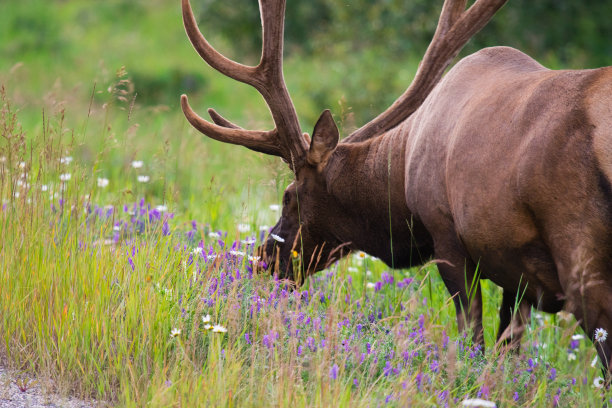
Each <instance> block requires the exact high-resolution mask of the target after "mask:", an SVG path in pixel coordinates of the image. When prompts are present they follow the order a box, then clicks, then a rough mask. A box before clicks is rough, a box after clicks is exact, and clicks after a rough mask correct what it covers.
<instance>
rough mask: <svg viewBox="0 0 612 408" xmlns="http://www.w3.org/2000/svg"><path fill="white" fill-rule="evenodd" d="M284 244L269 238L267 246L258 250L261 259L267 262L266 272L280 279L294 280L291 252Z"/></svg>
mask: <svg viewBox="0 0 612 408" xmlns="http://www.w3.org/2000/svg"><path fill="white" fill-rule="evenodd" d="M285 245H286V244H285V243H284V242H278V241H277V240H275V239H274V238H272V237H268V239H267V240H266V242H265V244H264V245H262V246H260V247H259V248H258V249H257V252H258V253H259V254H260V256H261V259H262V260H263V261H264V262H265V265H266V270H267V271H268V272H270V273H271V274H273V275H278V277H279V278H280V279H288V280H290V281H293V280H294V276H293V264H292V262H291V251H290V250H289V249H288V248H286V247H285Z"/></svg>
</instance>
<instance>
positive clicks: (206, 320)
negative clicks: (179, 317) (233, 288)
mask: <svg viewBox="0 0 612 408" xmlns="http://www.w3.org/2000/svg"><path fill="white" fill-rule="evenodd" d="M211 319H212V318H211V317H210V315H209V314H207V315H206V316H202V323H210V320H211Z"/></svg>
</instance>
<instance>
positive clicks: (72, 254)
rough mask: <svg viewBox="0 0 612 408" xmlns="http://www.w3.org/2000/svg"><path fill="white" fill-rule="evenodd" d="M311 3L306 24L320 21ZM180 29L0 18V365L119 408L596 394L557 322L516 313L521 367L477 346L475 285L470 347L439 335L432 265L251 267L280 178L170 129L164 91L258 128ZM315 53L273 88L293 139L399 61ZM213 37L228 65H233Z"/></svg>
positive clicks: (276, 163)
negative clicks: (281, 92)
mask: <svg viewBox="0 0 612 408" xmlns="http://www.w3.org/2000/svg"><path fill="white" fill-rule="evenodd" d="M200 3H201V4H200V5H198V2H194V9H195V8H197V7H202V8H204V9H206V8H205V7H212V6H215V4H216V6H218V7H220V6H219V4H218V3H215V2H200ZM205 3H206V4H205ZM209 3H210V4H209ZM360 3H363V4H361V5H360V6H359V7H363V8H367V7H368V4H365V3H367V2H360ZM416 3H418V4H420V3H419V2H416ZM211 4H212V6H211ZM330 4H332V5H333V6H334V7H336V8H335V9H333V8H332V9H329V10H328V11H327V13H328V15H327V18H328V20H329V19H330V18H332V17H334V16H336V17H337V18H339V17H338V15H339V14H337V13H338V10H339V9H338V7H339V6H338V5H337V4H336V2H330ZM289 6H291V5H289ZM512 6H513V4H512V3H510V4H508V5H507V6H506V7H512ZM375 9H376V10H378V9H377V8H375ZM245 10H248V9H247V8H245ZM221 11H223V10H221ZM225 12H227V10H226V11H225ZM303 13H304V14H303V15H306V16H309V18H312V21H313V22H312V23H311V24H315V23H316V22H317V21H328V20H317V19H316V18H317V16H316V15H311V14H308V10H305V11H303ZM333 13H336V14H333ZM384 15H385V13H384V12H380V13H378V14H375V15H374V16H373V17H372V18H373V19H375V18H384ZM342 16H343V15H342V14H340V17H342ZM377 16H378V17H377ZM230 17H231V16H230ZM252 17H253V18H257V15H256V14H255V15H254V16H252ZM417 17H418V16H417ZM208 18H209V19H210V17H208ZM234 18H235V19H237V18H241V17H240V16H239V15H238V16H237V17H236V16H234ZM343 18H349V17H348V16H344V17H343ZM422 18H424V17H422ZM427 18H429V17H427ZM202 19H203V22H204V21H205V20H206V19H207V17H206V16H203V17H202ZM233 21H234V24H236V20H233ZM181 24H182V23H181V19H180V10H179V4H178V2H175V1H166V0H163V1H162V0H154V1H148V2H144V1H135V2H132V1H120V0H113V1H106V2H103V3H100V4H96V5H95V6H92V5H91V2H85V1H39V0H27V1H19V2H18V1H7V2H3V3H2V5H0V201H1V204H0V232H1V233H2V239H0V362H1V364H2V365H3V366H5V367H8V368H10V369H12V370H15V372H17V373H23V374H24V375H25V374H27V375H33V376H35V377H37V378H38V379H39V382H40V384H39V385H42V386H44V387H47V388H48V389H50V390H54V391H57V392H60V393H64V394H70V395H76V396H79V397H82V398H92V399H96V400H97V401H102V403H103V404H106V405H110V406H126V407H130V406H153V407H167V406H185V407H191V406H267V405H272V406H289V405H295V406H351V407H352V406H364V407H365V406H383V405H389V406H410V405H412V406H450V407H453V406H458V405H461V404H462V403H464V402H465V401H466V400H468V402H469V400H473V399H481V400H484V401H490V402H491V403H495V404H496V405H497V406H498V407H501V406H515V405H523V406H534V407H549V406H568V407H570V406H597V405H601V403H602V401H603V400H604V399H605V400H609V399H610V397H612V395H610V392H609V391H606V390H605V387H603V384H602V381H603V380H602V379H601V376H602V372H601V369H600V364H599V362H598V360H597V357H596V353H595V348H594V347H593V345H592V344H591V342H590V340H588V339H586V338H585V337H584V336H583V335H582V331H581V329H580V328H579V327H578V325H577V323H576V321H575V320H574V319H573V318H572V317H570V316H568V315H566V314H563V313H560V314H556V315H548V314H540V313H537V312H534V313H533V318H532V321H531V323H530V325H529V329H528V331H527V333H526V335H525V336H524V338H523V345H522V349H521V352H520V353H519V354H512V353H506V352H503V351H499V350H496V349H495V347H494V344H495V337H496V329H497V325H498V317H497V316H498V307H499V303H500V301H501V293H500V291H499V290H498V289H497V287H495V285H493V284H490V283H489V282H484V289H483V298H484V301H485V316H484V325H485V342H486V345H487V348H486V350H480V349H478V348H477V347H474V346H473V345H472V344H471V342H470V338H471V336H470V335H469V333H468V334H464V333H458V332H457V327H456V322H455V312H454V306H453V302H452V299H450V298H449V296H448V293H447V291H446V289H445V288H444V285H443V283H442V282H441V280H440V279H439V277H438V274H437V270H436V267H435V265H434V264H431V263H429V264H426V265H425V266H423V267H419V268H413V269H411V270H396V271H393V270H390V269H389V268H387V267H386V266H385V265H384V264H383V263H381V262H380V261H378V260H377V259H374V258H372V257H370V256H369V255H367V254H363V253H355V254H351V255H350V256H348V257H347V258H345V259H344V260H342V261H340V262H339V263H337V264H336V265H334V266H333V267H331V268H330V269H329V270H326V271H323V272H321V273H319V274H317V275H315V276H313V277H311V278H309V279H308V280H307V282H306V283H305V284H304V285H303V286H302V287H300V288H297V289H295V288H291V287H290V286H289V285H288V284H287V283H286V282H283V281H279V280H278V279H275V278H274V277H273V276H270V274H268V273H265V272H262V265H261V260H259V259H257V258H256V257H255V256H254V253H253V251H254V249H255V248H256V247H257V246H258V245H259V244H260V243H261V242H262V240H263V239H264V237H265V236H266V234H267V232H268V230H269V227H270V226H271V225H273V223H274V222H276V219H277V218H278V216H279V204H280V198H281V197H282V192H283V190H284V188H285V186H286V185H287V184H288V183H289V182H290V181H291V174H290V173H289V171H288V169H287V168H286V165H284V164H283V163H281V162H280V160H275V159H271V158H269V157H265V156H263V155H260V154H257V153H254V152H251V151H247V150H246V149H243V148H240V147H236V146H228V145H225V144H222V143H215V142H214V141H212V140H207V139H205V138H203V137H202V136H201V135H199V134H197V132H195V131H193V130H192V129H191V128H190V127H189V125H188V124H187V123H186V121H185V120H184V118H183V116H182V113H181V112H180V108H179V107H178V96H179V95H180V94H181V93H183V92H185V93H188V94H189V95H190V98H191V99H190V100H191V101H192V104H193V105H194V106H201V107H202V110H203V109H204V108H205V107H208V106H214V107H215V108H216V109H218V111H219V112H221V113H222V114H223V115H225V116H227V117H228V118H230V119H231V120H232V121H236V122H237V123H240V124H241V125H243V126H245V127H249V128H267V127H270V126H271V120H270V118H269V117H268V113H267V111H266V109H265V104H264V103H263V101H262V100H261V99H260V97H259V96H258V95H257V94H256V93H255V92H254V91H252V90H251V89H248V88H247V87H245V86H240V85H236V84H235V83H233V81H231V80H227V79H225V78H223V77H221V76H220V75H217V74H216V73H214V72H213V71H212V70H210V69H208V68H207V67H206V66H205V64H204V63H203V62H202V61H201V60H200V59H199V57H198V56H197V55H196V53H195V52H194V51H193V50H192V49H191V46H190V45H189V43H188V41H187V39H186V38H185V35H184V32H183V30H182V25H181ZM203 24H204V23H203ZM211 24H212V23H211ZM287 24H288V25H290V24H291V20H288V23H287ZM321 24H323V23H321ZM394 24H395V23H394ZM434 24H435V22H434ZM332 28H333V29H332ZM332 28H329V27H327V26H326V31H325V32H326V33H329V34H330V35H334V36H336V38H338V39H339V40H338V41H340V40H341V39H342V38H343V37H342V35H346V34H343V33H342V32H339V31H338V27H335V28H334V27H332ZM334 30H336V31H334ZM220 32H221V33H222V34H223V32H224V30H223V29H220ZM300 32H302V31H301V30H297V29H296V30H295V33H296V34H294V35H295V36H298V34H299V33H300ZM231 35H243V33H241V32H240V31H238V32H236V33H234V34H231ZM213 37H214V36H213ZM298 37H299V36H298ZM324 38H325V37H324V36H323V35H315V36H314V37H313V39H312V42H311V43H310V44H309V45H308V46H304V47H303V49H302V48H300V47H298V46H297V45H295V44H298V40H299V38H297V39H296V41H295V42H294V43H291V42H290V44H291V45H290V47H289V50H288V53H289V55H288V57H287V59H286V62H285V76H286V80H287V83H288V86H289V89H290V91H291V93H292V97H293V100H294V101H295V104H296V108H297V110H298V112H299V115H300V119H301V120H302V121H303V128H304V129H307V130H310V129H311V128H312V124H313V123H314V120H316V118H317V117H318V115H319V114H320V112H321V110H322V109H324V108H331V109H332V110H333V112H334V115H335V116H336V118H337V119H338V121H339V123H340V124H341V127H342V129H341V131H342V132H343V134H344V135H346V134H347V133H348V131H350V129H352V128H354V127H355V126H358V125H359V124H361V123H363V122H365V121H366V120H367V119H368V117H369V116H371V115H373V114H375V113H376V112H378V111H380V110H381V109H382V108H383V107H384V106H385V104H387V103H388V102H389V101H391V100H393V99H394V98H395V97H396V96H397V95H398V94H399V93H400V92H401V91H402V90H403V88H405V87H406V86H407V84H408V83H409V82H410V79H411V77H412V75H413V74H414V71H415V68H416V64H417V62H418V57H413V55H418V53H419V52H420V51H421V49H418V46H417V49H418V51H415V52H414V53H413V52H412V51H410V50H406V49H403V48H401V47H399V46H398V47H399V48H397V49H395V51H394V52H405V55H402V56H401V58H400V56H396V57H395V59H393V60H391V62H390V63H389V64H383V63H381V61H382V58H385V51H384V49H382V50H381V48H380V47H381V45H380V44H369V45H370V46H371V48H370V49H358V50H356V49H355V44H348V45H347V43H343V42H341V41H340V42H339V44H340V45H336V47H332V48H333V51H334V52H333V53H332V54H331V55H329V54H322V53H321V49H322V48H323V47H324V43H323V41H324ZM214 40H215V41H217V42H218V43H219V44H220V48H222V49H223V47H224V46H225V47H226V49H227V50H228V53H229V54H230V55H232V53H234V54H233V56H236V55H241V52H242V51H241V50H243V49H244V48H240V47H239V46H236V47H235V48H232V41H233V40H232V39H231V38H230V37H227V36H223V35H219V36H218V37H217V38H215V39H214ZM482 41H484V40H482ZM492 41H493V40H492ZM343 44H344V45H343ZM242 46H244V47H246V46H245V45H244V44H242ZM343 47H344V48H343ZM350 49H354V52H349V50H350ZM564 55H565V54H564ZM572 55H573V54H572ZM536 57H537V56H536ZM244 58H245V59H246V60H247V61H250V60H252V58H253V55H248V54H246V53H245V55H244ZM543 58H544V57H543ZM545 58H547V61H548V62H549V63H550V64H552V65H555V66H561V64H562V63H566V62H565V61H563V60H555V61H553V60H554V58H552V57H550V56H547V57H545ZM564 58H565V57H564ZM572 61H573V60H572ZM573 63H575V62H567V65H571V64H573ZM294 261H295V262H296V263H298V264H299V263H300V261H301V260H300V259H299V257H296V258H295V260H294ZM608 329H612V328H608ZM22 385H23V386H24V387H26V388H27V387H28V384H27V383H26V384H22ZM474 403H476V402H474ZM473 406H478V405H473Z"/></svg>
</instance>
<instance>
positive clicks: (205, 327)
mask: <svg viewBox="0 0 612 408" xmlns="http://www.w3.org/2000/svg"><path fill="white" fill-rule="evenodd" d="M212 328H213V327H212V324H205V325H204V330H210V329H212Z"/></svg>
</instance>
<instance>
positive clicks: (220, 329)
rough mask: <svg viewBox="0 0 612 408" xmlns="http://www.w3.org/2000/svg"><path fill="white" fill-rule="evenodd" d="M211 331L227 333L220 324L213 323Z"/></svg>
mask: <svg viewBox="0 0 612 408" xmlns="http://www.w3.org/2000/svg"><path fill="white" fill-rule="evenodd" d="M212 331H213V333H227V329H226V328H225V327H223V326H221V325H220V324H215V325H214V326H213V328H212Z"/></svg>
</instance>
